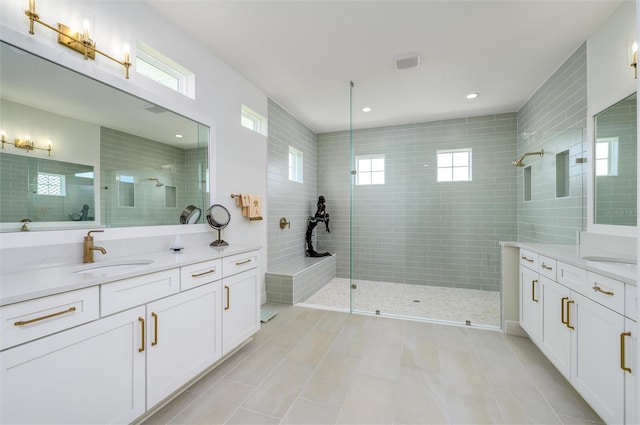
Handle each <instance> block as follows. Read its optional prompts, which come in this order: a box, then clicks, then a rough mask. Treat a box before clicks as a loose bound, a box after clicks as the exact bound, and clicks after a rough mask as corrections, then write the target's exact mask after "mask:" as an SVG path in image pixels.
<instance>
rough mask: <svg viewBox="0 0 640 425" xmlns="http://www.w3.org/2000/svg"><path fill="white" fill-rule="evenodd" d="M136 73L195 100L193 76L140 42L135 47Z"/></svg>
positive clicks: (185, 69)
mask: <svg viewBox="0 0 640 425" xmlns="http://www.w3.org/2000/svg"><path fill="white" fill-rule="evenodd" d="M136 72H137V73H138V74H141V75H144V76H145V77H147V78H150V79H152V80H154V81H156V82H158V83H160V84H162V85H163V86H166V87H169V88H170V89H172V90H175V91H177V92H178V93H182V94H184V95H185V96H189V97H191V98H195V87H194V85H195V74H194V73H193V72H191V71H189V70H188V69H187V68H185V67H183V66H182V65H180V64H178V63H177V62H175V61H174V60H172V59H170V58H168V57H167V56H165V55H163V54H162V53H160V52H158V51H157V50H155V49H153V48H152V47H150V46H148V45H146V44H144V43H142V42H140V41H139V42H138V43H137V45H136Z"/></svg>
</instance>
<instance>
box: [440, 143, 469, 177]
mask: <svg viewBox="0 0 640 425" xmlns="http://www.w3.org/2000/svg"><path fill="white" fill-rule="evenodd" d="M437 155H438V178H437V181H439V182H460V181H471V148H468V149H453V150H439V151H438V152H437Z"/></svg>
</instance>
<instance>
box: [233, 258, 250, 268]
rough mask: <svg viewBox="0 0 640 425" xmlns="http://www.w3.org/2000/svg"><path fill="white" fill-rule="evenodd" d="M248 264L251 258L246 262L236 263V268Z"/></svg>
mask: <svg viewBox="0 0 640 425" xmlns="http://www.w3.org/2000/svg"><path fill="white" fill-rule="evenodd" d="M250 262H251V258H249V259H248V260H244V261H238V262H237V263H236V266H241V265H243V264H247V263H250Z"/></svg>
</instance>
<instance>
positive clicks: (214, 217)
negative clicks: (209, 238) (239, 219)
mask: <svg viewBox="0 0 640 425" xmlns="http://www.w3.org/2000/svg"><path fill="white" fill-rule="evenodd" d="M206 215H207V223H209V226H211V227H212V228H214V229H216V230H217V231H218V239H217V240H215V241H213V242H211V244H210V246H228V245H229V243H227V242H225V241H223V240H222V239H221V238H220V231H221V230H222V229H224V228H225V227H227V226H228V225H229V221H231V214H229V210H228V209H226V208H225V207H224V206H223V205H220V204H214V205H212V206H211V207H210V208H209V209H208V210H207V214H206Z"/></svg>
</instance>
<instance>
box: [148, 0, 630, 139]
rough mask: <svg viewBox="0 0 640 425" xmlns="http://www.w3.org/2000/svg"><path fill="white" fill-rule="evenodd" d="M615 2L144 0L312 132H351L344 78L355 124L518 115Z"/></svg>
mask: <svg viewBox="0 0 640 425" xmlns="http://www.w3.org/2000/svg"><path fill="white" fill-rule="evenodd" d="M622 1H623V0H569V1H546V0H530V1H519V0H503V1H483V0H472V1H456V0H448V1H403V0H396V1H374V0H370V1H349V0H343V1H331V0H315V1H314V0H307V1H303V0H299V1H268V0H257V1H242V0H233V1H231V0H209V1H192V0H148V2H149V3H150V4H151V5H152V7H154V8H155V9H156V10H157V11H158V12H160V13H161V14H162V15H163V16H164V17H165V18H166V19H167V20H169V21H171V22H172V23H173V24H175V25H176V26H178V27H180V28H182V29H183V30H184V31H185V32H186V33H188V34H190V35H191V36H192V37H194V38H195V39H196V40H198V41H199V42H200V43H201V44H202V45H204V46H206V47H207V48H208V49H210V50H211V51H212V52H213V53H214V54H215V55H216V56H218V57H219V58H220V59H222V60H223V61H224V62H226V63H227V64H228V65H230V66H231V67H232V68H234V69H236V70H237V71H238V72H239V73H241V74H242V75H244V76H245V77H246V78H247V79H249V80H250V81H251V82H252V83H253V84H255V85H256V86H257V87H259V88H260V89H261V90H263V91H264V92H265V93H266V94H267V96H269V97H270V98H272V99H273V100H275V101H276V102H278V103H279V104H280V105H281V106H283V107H284V108H286V109H287V110H288V111H289V112H291V113H292V114H293V115H294V116H296V117H297V118H298V119H300V120H301V121H302V122H304V123H305V124H306V125H307V126H309V127H310V128H311V129H312V130H313V131H315V132H317V133H323V132H329V131H337V130H346V129H348V128H349V81H353V82H354V84H355V90H354V98H353V99H354V100H353V103H354V116H353V121H354V128H368V127H378V126H384V125H391V124H405V123H413V122H428V121H433V120H440V119H449V118H459V117H465V116H477V115H484V114H493V113H502V112H513V111H517V110H518V109H519V108H520V107H521V106H522V105H523V104H524V103H525V102H526V100H527V99H528V98H529V97H530V96H531V95H532V94H533V93H534V92H535V90H536V89H537V88H539V87H540V86H541V85H542V84H543V83H544V81H545V80H546V79H547V78H548V77H549V76H550V75H551V74H552V73H553V72H554V71H555V70H556V69H557V68H558V67H559V66H560V65H561V64H562V63H563V62H564V60H565V59H567V58H568V57H569V55H570V54H571V53H572V52H573V51H575V49H576V48H578V46H580V45H581V44H582V42H584V41H585V40H586V39H587V38H588V36H589V35H590V34H592V33H593V32H594V31H595V30H596V29H597V28H598V27H599V26H600V25H601V24H602V23H603V22H605V21H606V20H607V18H608V17H609V16H610V15H611V14H612V13H613V11H614V10H615V9H616V8H617V7H618V6H619V5H620V4H621V3H622ZM624 1H632V0H624ZM409 53H418V54H420V56H421V61H422V65H421V66H420V67H419V68H415V69H409V70H404V71H396V70H394V66H393V58H394V57H396V56H400V55H406V54H409ZM469 92H478V93H480V96H479V97H478V98H477V99H475V100H467V99H466V98H465V96H466V94H467V93H469ZM249 106H250V105H249ZM364 106H370V107H371V108H372V109H373V110H372V111H371V112H369V113H364V112H362V111H361V109H362V107H364Z"/></svg>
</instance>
